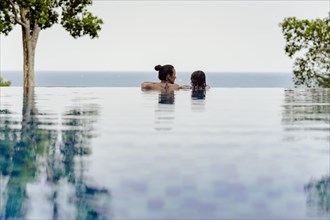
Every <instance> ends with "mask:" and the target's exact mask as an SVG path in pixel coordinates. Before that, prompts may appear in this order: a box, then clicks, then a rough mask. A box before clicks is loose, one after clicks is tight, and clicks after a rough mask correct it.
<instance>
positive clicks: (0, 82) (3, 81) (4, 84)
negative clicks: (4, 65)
mask: <svg viewBox="0 0 330 220" xmlns="http://www.w3.org/2000/svg"><path fill="white" fill-rule="evenodd" d="M10 85H11V82H10V81H5V80H3V78H2V77H1V76H0V87H1V86H10Z"/></svg>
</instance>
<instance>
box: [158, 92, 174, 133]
mask: <svg viewBox="0 0 330 220" xmlns="http://www.w3.org/2000/svg"><path fill="white" fill-rule="evenodd" d="M174 102H175V93H174V91H166V90H164V91H161V92H160V93H159V94H158V106H157V108H156V111H155V114H156V118H155V129H156V130H157V131H170V130H172V128H173V122H174V112H175V105H174Z"/></svg>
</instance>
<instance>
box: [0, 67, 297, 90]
mask: <svg viewBox="0 0 330 220" xmlns="http://www.w3.org/2000/svg"><path fill="white" fill-rule="evenodd" d="M206 74H207V75H206V79H207V83H208V85H210V86H211V87H222V88H233V87H236V88H292V87H293V83H292V79H291V78H292V75H291V74H290V73H206ZM22 75H23V73H22V72H13V71H11V72H4V71H2V72H1V76H2V77H3V78H5V79H6V80H10V81H12V85H13V86H22ZM144 81H156V82H157V81H158V79H157V73H156V72H149V73H148V72H64V71H62V72H45V71H37V72H36V84H37V86H58V87H61V86H73V87H82V86H83V87H139V86H140V85H141V83H142V82H144ZM176 83H178V84H180V85H188V84H190V73H187V72H183V73H182V72H178V73H177V81H176Z"/></svg>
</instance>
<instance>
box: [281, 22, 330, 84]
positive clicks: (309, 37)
mask: <svg viewBox="0 0 330 220" xmlns="http://www.w3.org/2000/svg"><path fill="white" fill-rule="evenodd" d="M280 26H281V28H282V32H283V35H284V39H285V41H286V45H285V53H286V54H287V55H288V56H289V57H290V58H295V62H294V66H293V74H294V78H293V79H294V83H295V85H297V86H298V85H305V86H307V87H324V88H330V20H329V18H326V19H323V20H322V19H316V20H298V19H296V18H295V17H289V18H285V19H284V21H283V22H282V23H281V24H280Z"/></svg>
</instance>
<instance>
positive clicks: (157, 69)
mask: <svg viewBox="0 0 330 220" xmlns="http://www.w3.org/2000/svg"><path fill="white" fill-rule="evenodd" d="M161 68H163V66H161V65H157V66H155V70H156V71H159V70H160V69H161Z"/></svg>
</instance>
